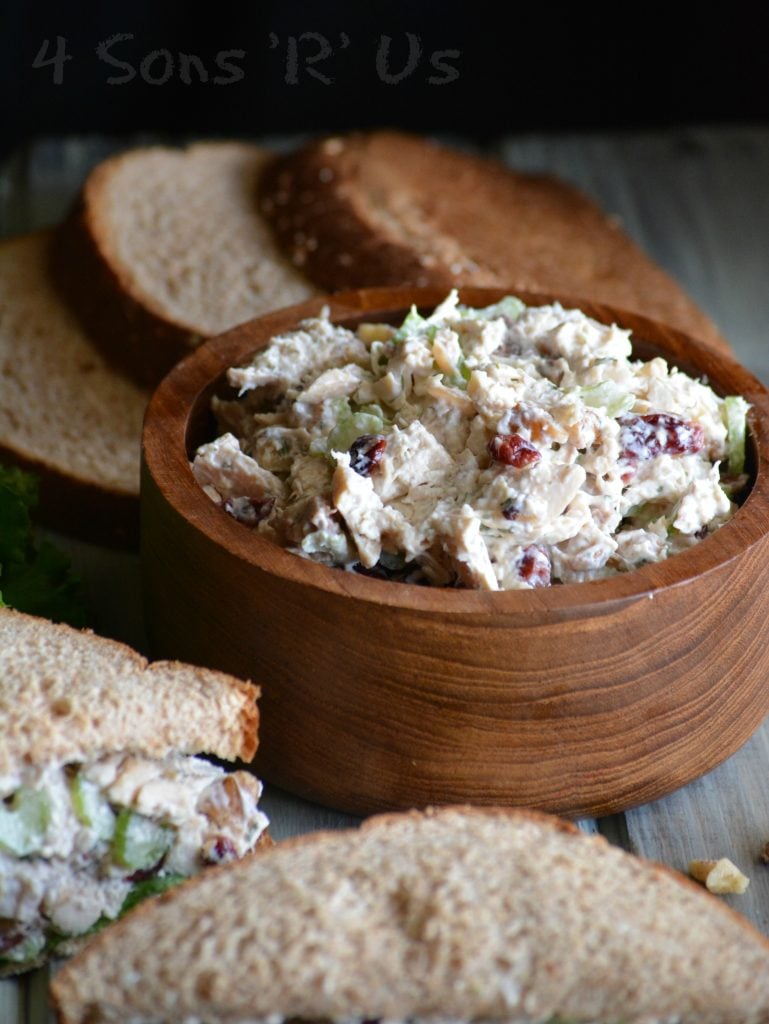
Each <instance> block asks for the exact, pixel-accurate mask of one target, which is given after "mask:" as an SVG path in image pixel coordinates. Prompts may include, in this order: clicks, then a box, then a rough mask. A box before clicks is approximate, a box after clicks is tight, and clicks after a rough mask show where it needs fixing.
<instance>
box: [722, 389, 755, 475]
mask: <svg viewBox="0 0 769 1024" xmlns="http://www.w3.org/2000/svg"><path fill="white" fill-rule="evenodd" d="M749 408H750V406H749V405H748V403H747V402H746V401H745V399H744V398H741V397H740V396H739V395H729V396H728V397H727V398H725V399H724V420H725V421H726V451H727V457H728V460H729V475H730V476H735V477H736V476H739V475H740V474H741V473H742V472H743V470H744V469H745V433H746V430H747V415H748V409H749Z"/></svg>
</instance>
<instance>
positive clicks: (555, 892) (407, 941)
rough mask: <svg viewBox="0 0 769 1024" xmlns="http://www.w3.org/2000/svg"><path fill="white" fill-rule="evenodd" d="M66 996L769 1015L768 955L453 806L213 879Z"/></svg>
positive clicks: (218, 872) (600, 854)
mask: <svg viewBox="0 0 769 1024" xmlns="http://www.w3.org/2000/svg"><path fill="white" fill-rule="evenodd" d="M139 981H140V982H141V983H140V984H138V983H137V982H139ZM52 991H53V1000H54V1005H55V1006H56V1008H57V1011H58V1019H59V1021H60V1024H85V1022H86V1021H88V1022H90V1021H96V1020H98V1021H100V1022H101V1024H107V1022H116V1021H129V1020H130V1021H131V1022H132V1024H143V1022H145V1021H156V1020H163V1021H164V1022H167V1024H179V1022H181V1021H186V1020H191V1019H194V1020H205V1021H207V1022H208V1024H232V1022H235V1021H246V1020H249V1021H257V1020H265V1019H269V1020H272V1021H279V1020H281V1019H285V1018H301V1019H305V1020H317V1019H326V1020H332V1021H333V1020H340V1019H345V1020H348V1021H351V1020H352V1021H354V1020H361V1019H369V1020H372V1019H380V1018H384V1019H394V1020H404V1019H413V1018H418V1019H422V1018H432V1019H436V1018H438V1019H452V1020H466V1021H472V1020H478V1019H493V1020H509V1021H546V1020H549V1019H550V1018H551V1017H556V1016H557V1018H558V1019H567V1020H574V1021H577V1020H579V1021H603V1022H613V1021H617V1020H620V1019H621V1020H622V1021H625V1022H628V1024H631V1022H640V1021H644V1022H646V1024H650V1022H651V1021H652V1020H658V1019H673V1018H675V1020H676V1021H680V1022H681V1024H695V1022H696V1024H716V1022H718V1024H728V1022H737V1021H741V1022H747V1021H756V1022H757V1021H766V1020H767V1019H769V1016H768V1015H769V943H767V941H766V940H765V939H764V938H763V937H762V936H760V935H759V934H758V932H756V931H754V930H753V929H752V928H751V927H750V926H749V925H748V924H747V922H745V921H744V920H742V919H740V918H739V917H738V915H736V914H735V913H734V912H733V911H731V910H729V909H728V908H727V907H725V906H724V905H723V904H721V903H719V902H718V901H717V900H716V899H715V898H714V897H713V896H711V895H709V894H708V893H706V892H705V891H703V890H702V889H700V888H698V887H696V886H694V885H693V884H692V883H690V882H688V881H686V880H685V879H683V878H682V877H681V876H679V875H677V874H675V873H674V872H671V871H668V870H666V869H664V868H660V867H658V866H655V865H653V864H651V863H648V862H644V861H641V860H638V859H637V858H635V857H633V856H631V855H630V854H627V853H624V852H623V851H621V850H619V849H617V848H615V847H612V846H609V845H608V844H607V843H606V842H605V841H604V840H603V839H600V838H588V837H586V836H584V835H582V834H581V833H579V832H578V831H577V830H576V829H575V828H574V827H573V826H571V825H569V824H567V823H565V822H561V821H559V820H558V819H555V818H551V817H548V816H545V815H540V814H533V813H527V812H520V811H518V812H516V811H502V810H497V811H495V810H482V809H475V810H473V809H468V808H450V809H443V810H439V811H437V812H427V813H424V814H417V813H411V814H403V815H385V816H382V817H378V818H374V819H371V820H370V821H369V822H367V823H366V824H365V825H364V826H363V828H362V829H360V830H357V831H356V830H352V831H345V832H337V833H321V834H315V835H311V836H305V837H302V838H300V839H298V840H292V841H289V842H287V843H282V844H278V845H277V846H276V847H274V848H273V849H272V850H268V851H266V852H265V853H264V854H263V855H262V856H260V857H256V858H251V859H248V860H246V861H243V862H241V863H239V864H235V865H232V866H228V867H226V868H222V869H215V870H213V871H211V872H209V873H208V875H206V876H205V877H202V878H200V879H197V880H195V881H193V882H191V883H187V884H186V885H184V886H183V887H182V888H180V889H178V890H177V891H176V892H175V893H174V894H173V895H169V896H167V897H166V896H163V897H161V898H160V899H158V900H157V901H154V902H153V903H152V905H148V906H146V907H141V908H139V910H138V911H136V912H135V913H133V914H131V915H130V916H128V917H126V918H125V919H124V920H123V921H121V922H120V923H118V924H117V925H115V926H114V927H112V928H110V929H109V930H107V931H106V932H104V933H103V934H102V935H101V936H100V937H98V938H97V939H96V940H95V941H94V942H93V943H92V944H91V946H90V947H89V948H88V949H87V950H86V951H85V953H84V954H82V955H81V956H80V957H78V958H77V959H75V960H74V961H72V962H70V964H68V965H67V966H65V967H64V968H63V969H62V971H61V972H60V973H59V974H58V975H57V977H56V978H55V980H54V982H53V986H52Z"/></svg>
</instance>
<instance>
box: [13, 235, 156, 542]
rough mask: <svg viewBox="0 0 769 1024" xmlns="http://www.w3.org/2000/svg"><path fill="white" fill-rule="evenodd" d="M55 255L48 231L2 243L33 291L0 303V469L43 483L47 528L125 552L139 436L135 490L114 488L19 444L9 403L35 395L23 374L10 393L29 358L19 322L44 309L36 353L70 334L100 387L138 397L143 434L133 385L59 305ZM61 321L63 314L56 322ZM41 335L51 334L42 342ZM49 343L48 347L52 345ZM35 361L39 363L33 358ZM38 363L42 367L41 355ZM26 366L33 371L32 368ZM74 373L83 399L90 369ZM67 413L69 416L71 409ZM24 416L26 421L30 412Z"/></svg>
mask: <svg viewBox="0 0 769 1024" xmlns="http://www.w3.org/2000/svg"><path fill="white" fill-rule="evenodd" d="M52 247H53V232H51V231H49V230H42V231H35V232H29V233H28V234H25V235H19V236H16V237H14V238H9V239H5V240H3V242H2V243H0V254H2V257H3V259H4V260H6V261H8V264H9V266H10V265H11V261H12V262H13V264H14V265H15V267H14V269H16V268H17V267H21V268H26V269H25V270H24V273H26V274H27V275H28V276H29V285H28V288H27V290H26V291H23V286H24V283H25V281H26V278H25V279H23V280H22V281H21V284H18V283H17V284H16V287H17V288H18V287H21V288H22V294H19V292H18V291H16V290H11V288H10V285H8V286H7V287H6V291H5V292H4V293H3V295H2V297H0V307H3V309H6V308H7V310H8V312H9V314H10V315H9V316H8V321H9V322H8V325H6V322H5V320H3V324H4V331H7V332H8V334H7V335H6V337H5V338H4V339H3V345H2V348H3V350H4V358H5V360H6V366H7V370H6V372H7V377H8V381H9V384H8V392H7V395H8V398H7V401H6V402H5V403H3V405H4V408H3V419H4V421H6V422H7V423H9V424H10V425H7V426H6V429H5V430H4V432H3V433H2V435H0V463H3V464H7V465H15V466H18V467H20V468H21V469H23V470H26V471H27V472H30V473H34V474H35V475H36V476H37V477H38V478H39V480H40V506H39V512H38V513H37V514H38V516H39V518H40V520H41V521H42V522H43V523H45V524H46V525H48V526H50V527H52V528H53V529H56V530H59V531H61V532H63V533H69V534H72V535H73V536H76V537H81V538H83V539H84V540H88V541H91V542H93V543H103V544H108V545H110V546H114V547H121V548H135V547H136V546H137V544H138V539H139V486H138V484H139V481H138V464H139V447H140V437H139V430H138V429H137V434H136V438H135V448H136V454H135V461H136V469H137V473H136V486H135V487H127V486H126V487H122V486H115V485H113V484H112V483H111V482H110V481H109V474H108V473H107V474H105V477H104V479H102V480H100V479H99V478H98V477H99V474H98V473H94V474H93V475H92V476H90V477H89V476H84V475H83V473H82V471H81V468H79V467H78V466H77V465H75V464H72V465H70V466H67V465H66V464H65V463H64V462H62V461H61V460H58V461H55V460H53V459H51V460H49V459H48V458H46V451H47V449H46V447H45V444H44V443H43V439H42V437H40V438H38V437H36V438H35V439H34V440H35V442H36V443H35V447H34V450H32V449H30V447H29V446H28V444H27V443H26V442H25V441H24V440H23V439H22V435H21V433H20V432H19V430H18V427H16V429H14V425H15V423H16V415H17V413H16V410H15V409H14V408H13V404H12V403H13V402H16V401H18V402H24V401H25V397H24V395H25V392H27V393H29V391H30V388H29V381H28V380H27V379H26V377H25V375H24V373H23V372H22V373H20V374H19V378H20V379H21V380H22V387H21V390H20V391H19V388H18V387H17V388H14V387H13V382H14V381H15V380H16V369H15V367H16V364H17V363H18V364H21V363H23V361H24V360H25V358H27V357H26V356H25V343H26V341H27V338H26V337H19V336H16V334H14V330H15V327H14V317H15V320H17V321H18V320H19V319H20V317H21V314H22V312H23V311H24V310H25V308H26V307H27V306H40V308H41V309H42V308H45V310H46V311H45V313H43V312H41V313H40V326H39V327H38V330H39V332H40V334H39V340H38V339H36V341H37V345H38V348H40V349H42V348H43V347H44V346H45V345H47V344H50V345H51V347H52V348H53V346H54V345H55V344H56V330H57V324H58V326H59V328H60V330H61V329H62V328H63V329H64V330H65V331H66V334H67V338H68V344H69V343H70V342H71V343H72V344H73V346H74V349H73V350H74V351H76V352H78V354H79V355H80V357H81V358H83V360H84V361H85V362H89V361H92V362H93V364H94V365H95V366H96V375H97V378H99V379H100V381H101V382H102V384H103V383H104V381H109V383H110V385H112V384H113V382H114V384H115V385H117V386H118V392H119V393H120V394H121V395H122V396H124V397H123V398H121V401H123V402H124V404H126V403H127V398H126V397H125V396H127V395H128V394H134V398H132V401H133V402H134V406H133V407H132V408H133V412H134V413H135V419H136V420H137V426H140V416H141V411H142V406H143V399H142V395H141V392H140V390H139V389H137V388H136V387H135V385H128V384H124V383H122V382H120V381H119V377H118V375H115V376H114V377H113V375H112V372H111V371H109V370H107V368H106V367H105V365H104V361H103V360H102V359H101V358H100V356H99V355H98V353H97V352H96V351H95V350H93V353H92V354H91V346H90V344H89V342H88V341H87V340H86V339H85V337H82V336H80V337H78V335H79V329H78V328H77V325H76V324H75V323H74V322H73V321H72V318H71V316H70V311H69V308H68V307H66V306H65V305H64V304H62V302H61V298H60V296H59V295H58V293H57V291H56V289H55V287H54V285H53V281H52V279H51V275H50V273H49V270H50V260H51V249H52ZM19 276H21V274H19ZM12 280H13V278H12ZM57 313H58V314H59V317H58V320H57ZM44 328H45V331H46V332H47V333H46V334H45V335H44ZM49 335H50V342H49V341H48V337H49ZM66 351H68V352H69V351H70V350H69V349H67V350H66ZM51 355H54V353H53V352H52V353H51ZM30 358H34V356H33V357H30ZM37 358H38V361H39V353H38V356H37ZM54 364H55V359H54ZM27 365H28V366H32V365H34V363H29V364H27ZM77 372H78V373H79V376H77V377H75V375H74V371H73V380H76V383H77V386H78V387H80V388H82V390H83V392H86V391H87V390H88V388H89V387H93V377H92V376H91V372H92V368H89V367H85V368H83V369H82V370H80V371H77ZM30 400H31V394H28V395H27V398H26V401H27V402H28V403H29V402H30ZM37 400H38V402H42V401H44V399H42V398H40V397H38V399H37ZM68 401H69V403H70V405H71V406H72V408H71V414H72V416H75V415H76V414H77V407H78V402H79V395H74V394H73V395H70V397H69V399H68ZM65 407H67V408H68V406H66V403H65ZM9 410H10V411H9ZM32 412H33V414H34V415H35V416H36V417H38V418H40V419H41V421H42V419H43V413H44V409H43V408H42V407H41V408H38V409H35V408H33V409H32ZM24 415H25V416H26V412H25V413H24ZM23 422H26V421H23ZM41 429H42V428H41ZM88 443H89V438H88V436H84V437H83V445H84V446H87V445H88ZM114 443H115V444H116V445H125V444H127V443H129V442H128V440H127V439H126V437H125V436H124V435H122V434H121V432H120V431H116V432H115V441H114ZM127 451H128V450H127V449H126V448H124V447H121V448H120V453H121V456H123V457H124V458H127V457H128V456H127ZM131 457H133V456H131Z"/></svg>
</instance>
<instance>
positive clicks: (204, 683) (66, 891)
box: [0, 608, 267, 974]
mask: <svg viewBox="0 0 769 1024" xmlns="http://www.w3.org/2000/svg"><path fill="white" fill-rule="evenodd" d="M258 692H259V691H258V689H257V688H256V687H255V686H252V685H251V684H249V683H244V682H241V681H239V680H236V679H233V678H231V677H230V676H226V675H223V674H221V673H217V672H211V671H208V670H204V669H199V668H193V667H191V666H188V665H181V664H176V663H170V662H156V663H153V664H148V663H147V662H146V661H145V660H144V659H143V658H141V657H140V656H139V655H138V654H136V653H135V652H134V651H132V650H130V649H129V648H128V647H125V646H123V645H122V644H118V643H115V642H113V641H110V640H105V639H102V638H100V637H97V636H94V635H93V634H92V633H88V632H85V631H83V632H80V631H77V630H74V629H70V628H69V627H67V626H58V625H54V624H53V623H50V622H48V621H47V620H44V619H38V618H34V617H32V616H28V615H22V614H20V613H18V612H14V611H11V610H10V609H5V608H3V609H0V735H1V736H2V741H1V742H0V973H3V974H10V973H16V972H19V971H22V970H27V969H29V968H31V967H33V966H36V965H38V964H39V963H41V962H43V961H44V960H45V959H46V958H47V957H48V956H49V955H53V954H60V953H68V952H71V951H72V949H73V948H74V947H75V946H77V945H78V944H79V943H80V941H81V940H82V939H83V938H84V937H87V936H89V935H91V934H93V933H94V932H95V931H98V930H99V928H101V927H102V926H103V925H104V924H106V923H107V922H109V921H111V920H113V919H115V918H117V917H119V916H120V915H121V914H122V913H124V912H126V911H127V910H128V909H129V908H130V907H132V906H133V905H135V904H136V903H137V902H139V901H140V900H141V899H143V898H144V897H145V896H148V895H153V894H156V893H158V892H161V891H164V890H165V889H167V888H168V887H169V886H171V885H174V884H176V883H178V882H179V881H181V880H182V879H183V878H186V877H188V876H189V875H193V874H196V873H197V872H198V871H200V870H201V869H202V868H204V867H206V866H208V865H211V864H219V863H222V862H224V861H227V860H232V859H235V858H238V857H242V856H244V855H245V854H246V853H248V852H250V851H251V850H253V849H254V847H255V846H256V844H257V843H258V842H259V841H260V840H261V839H262V838H263V836H264V833H265V829H266V827H267V818H266V817H265V815H264V814H263V813H262V811H261V810H260V809H259V807H258V801H259V797H260V795H261V784H260V783H259V781H258V780H257V779H256V778H255V777H254V776H253V775H251V774H250V773H249V772H245V771H237V772H232V773H228V772H226V771H225V770H224V769H222V768H220V767H218V766H217V765H214V764H211V763H209V762H208V761H206V760H204V759H202V758H198V757H195V756H192V755H195V754H200V753H209V754H214V755H216V756H217V757H219V758H224V759H227V760H234V759H236V758H242V759H245V760H250V759H251V758H253V755H254V753H255V751H256V744H257V739H256V734H257V726H258V712H257V707H256V698H257V696H258Z"/></svg>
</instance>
